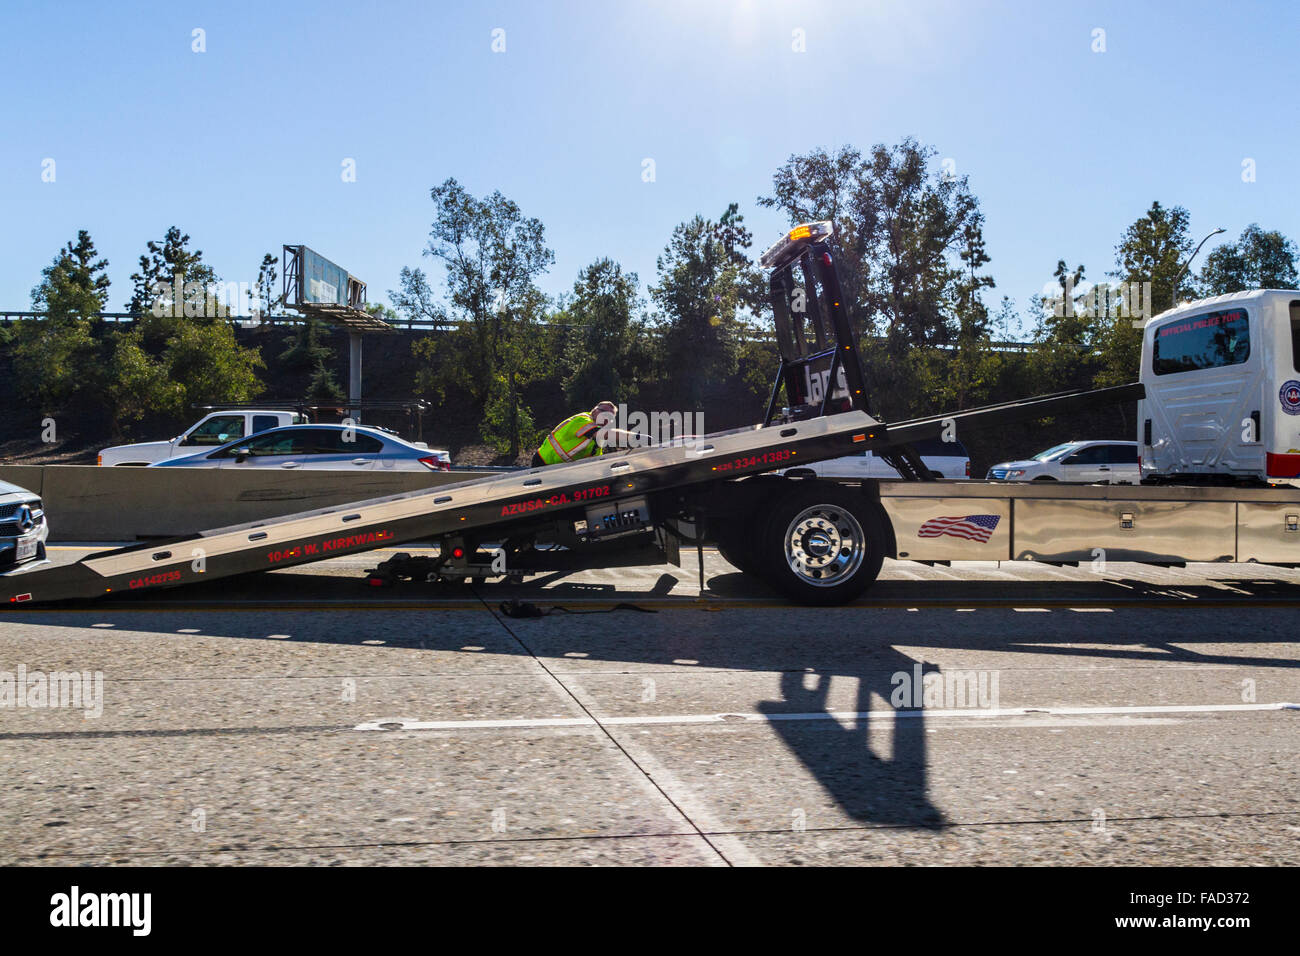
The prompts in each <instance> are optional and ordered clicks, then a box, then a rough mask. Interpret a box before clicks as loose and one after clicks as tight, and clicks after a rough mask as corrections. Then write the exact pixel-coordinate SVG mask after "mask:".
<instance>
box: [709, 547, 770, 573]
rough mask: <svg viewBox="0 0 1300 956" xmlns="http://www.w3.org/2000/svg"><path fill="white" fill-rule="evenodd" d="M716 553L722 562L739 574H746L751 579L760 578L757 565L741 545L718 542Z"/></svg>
mask: <svg viewBox="0 0 1300 956" xmlns="http://www.w3.org/2000/svg"><path fill="white" fill-rule="evenodd" d="M717 544H718V553H719V554H720V555H722V560H723V561H726V562H727V563H728V564H729V565H731V566H732V567H733V568H735V569H736V570H737V571H739V572H740V573H741V574H747V575H749V576H751V577H753V576H756V575H757V576H760V577H761V574H760V572H759V569H758V565H757V563H755V562H754V560H753V559H752V558H751V556H750V552H749V550H748V549H746V548H745V547H744V546H743V545H738V544H737V543H736V542H734V541H730V540H728V541H719V542H718V543H717Z"/></svg>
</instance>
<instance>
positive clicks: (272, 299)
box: [253, 252, 284, 316]
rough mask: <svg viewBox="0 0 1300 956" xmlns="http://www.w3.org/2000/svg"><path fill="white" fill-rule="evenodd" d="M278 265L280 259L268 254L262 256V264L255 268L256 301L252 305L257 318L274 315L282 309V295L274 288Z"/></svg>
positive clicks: (277, 275)
mask: <svg viewBox="0 0 1300 956" xmlns="http://www.w3.org/2000/svg"><path fill="white" fill-rule="evenodd" d="M279 263H280V257H279V256H273V255H271V254H270V253H269V252H268V253H266V254H264V255H263V256H262V264H261V265H260V266H258V268H257V286H256V301H255V302H254V303H253V307H254V309H253V311H254V314H256V315H258V316H266V315H275V313H276V312H277V311H278V310H280V309H282V308H284V294H283V293H282V292H277V291H276V288H275V280H276V279H277V278H279V271H278V270H277V268H276V267H277V266H278V265H279Z"/></svg>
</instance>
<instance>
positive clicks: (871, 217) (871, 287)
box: [759, 138, 991, 417]
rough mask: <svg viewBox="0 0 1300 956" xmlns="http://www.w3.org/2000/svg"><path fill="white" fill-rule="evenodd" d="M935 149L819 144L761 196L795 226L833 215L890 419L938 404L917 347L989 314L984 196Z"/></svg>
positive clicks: (878, 394)
mask: <svg viewBox="0 0 1300 956" xmlns="http://www.w3.org/2000/svg"><path fill="white" fill-rule="evenodd" d="M936 155H937V154H936V152H935V150H934V149H933V148H932V147H928V146H922V145H920V144H919V143H918V142H917V141H916V140H914V139H911V138H908V139H905V140H903V141H902V142H901V143H899V144H897V145H896V146H884V145H877V146H874V147H872V149H871V151H870V153H869V154H867V155H866V156H863V155H862V154H861V153H859V152H858V151H857V150H855V149H853V148H852V147H844V148H842V149H840V150H839V151H837V152H836V153H834V154H831V153H827V152H826V151H825V150H820V149H819V150H814V151H813V152H811V153H809V154H807V155H806V156H792V157H790V160H789V161H788V162H787V163H786V164H785V165H784V166H782V167H781V168H780V169H778V170H777V172H776V174H775V175H774V177H773V193H772V195H771V196H767V197H760V198H759V203H760V204H761V205H764V206H768V207H771V208H778V209H781V210H783V211H784V212H785V213H786V214H787V216H788V217H789V220H790V223H791V224H792V225H793V224H796V223H798V222H801V221H807V220H809V219H831V220H832V221H833V222H834V223H835V243H836V248H837V255H838V263H839V272H840V279H841V283H842V285H843V287H844V296H845V301H846V303H847V304H848V306H849V310H850V314H851V315H853V316H854V317H855V320H856V323H857V327H858V328H859V329H860V331H861V332H862V334H863V341H862V352H863V360H864V364H865V365H866V367H867V373H868V382H869V386H870V390H871V394H872V398H873V401H875V402H877V403H878V404H879V405H880V408H879V409H878V411H879V412H881V413H883V414H886V415H887V416H889V417H899V416H901V415H903V414H905V413H908V412H914V411H918V410H922V409H928V408H930V407H932V405H933V403H934V400H935V393H934V390H933V388H934V386H933V383H934V382H935V381H937V380H938V377H939V376H938V373H937V372H936V371H934V370H929V371H927V370H926V369H927V368H928V364H927V363H931V359H925V360H920V359H918V357H917V356H914V355H911V353H912V352H913V350H915V349H926V348H932V347H938V346H948V345H951V344H953V343H954V342H955V340H956V339H957V338H958V337H959V336H960V335H961V334H963V332H962V329H963V324H964V325H965V333H964V334H965V335H966V338H967V341H968V342H973V341H975V340H977V339H978V338H979V335H978V329H979V328H980V326H981V325H982V324H983V323H984V322H985V321H986V317H987V316H986V313H983V311H982V308H983V307H982V306H980V307H976V305H975V301H976V300H977V299H978V298H979V296H980V293H981V291H982V290H983V289H985V288H987V287H989V285H990V284H991V280H990V279H988V277H987V276H985V275H984V274H983V272H982V269H983V267H984V266H985V265H986V264H987V262H988V256H987V252H986V251H985V249H984V243H983V217H982V216H981V214H980V212H979V203H978V201H977V200H976V199H975V197H974V195H973V194H972V193H971V191H970V185H969V182H968V181H967V178H966V177H964V176H960V177H959V176H955V175H952V174H951V173H950V171H948V170H942V169H939V168H936V167H935V164H934V159H935V157H936ZM870 336H880V337H881V339H882V341H879V342H877V341H874V340H873V339H872V338H871V337H870ZM922 379H925V381H922Z"/></svg>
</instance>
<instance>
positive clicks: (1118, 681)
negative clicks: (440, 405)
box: [0, 550, 1300, 866]
mask: <svg viewBox="0 0 1300 956" xmlns="http://www.w3.org/2000/svg"><path fill="white" fill-rule="evenodd" d="M84 553H86V552H85V551H84V550H60V551H55V552H52V556H53V558H54V560H56V561H67V560H73V559H75V558H76V557H78V556H80V555H81V554H84ZM385 556H386V555H384V554H383V553H382V552H381V553H379V554H378V557H379V558H380V559H382V558H383V557H385ZM374 561H375V556H374V555H371V556H366V555H362V556H356V557H349V558H341V559H336V560H334V561H331V562H327V563H323V564H320V565H315V566H312V567H309V568H304V569H299V570H296V571H284V572H274V573H269V574H263V575H256V576H251V577H247V578H243V579H237V580H233V581H214V582H212V583H211V584H210V585H205V586H203V587H198V588H187V589H177V590H173V591H170V592H159V593H157V594H154V595H151V596H150V597H149V598H148V599H147V600H145V599H139V598H135V597H134V596H130V595H128V596H126V598H127V599H126V600H117V601H105V602H101V603H98V604H88V605H84V606H80V607H75V608H64V609H58V610H41V609H31V610H24V611H21V612H18V611H15V612H7V613H4V614H0V672H7V673H8V674H10V675H12V678H11V680H10V681H9V684H8V686H9V687H10V688H12V692H11V693H10V695H9V696H8V697H7V698H5V699H4V700H3V706H0V769H2V770H3V773H4V775H5V779H6V783H7V786H6V787H5V788H3V790H2V791H0V862H2V863H19V864H42V863H50V864H157V863H174V864H200V865H206V864H241V863H251V864H270V865H275V864H287V863H312V864H343V865H373V864H396V865H408V864H428V863H454V864H560V863H592V864H617V865H644V864H692V865H711V866H712V865H755V864H770V865H782V864H786V865H791V864H793V865H838V864H861V863H870V864H888V865H893V864H902V865H945V864H952V863H987V864H1024V863H1050V864H1058V865H1059V864H1201V863H1216V864H1292V865H1294V864H1296V863H1300V796H1298V795H1297V794H1298V793H1300V709H1297V707H1296V705H1297V704H1300V669H1298V667H1300V654H1298V653H1297V636H1298V635H1297V627H1296V624H1295V621H1296V619H1297V615H1296V612H1297V610H1298V609H1300V573H1297V572H1296V571H1293V570H1289V569H1280V568H1272V567H1264V566H1245V567H1236V566H1224V565H1194V566H1189V567H1188V568H1185V569H1154V568H1144V567H1139V566H1136V565H1120V564H1112V565H1110V566H1108V567H1106V568H1105V569H1100V568H1092V567H1086V568H1083V569H1072V568H1051V567H1044V566H1034V565H1025V564H1003V565H1000V566H999V565H995V564H987V565H967V566H958V567H954V568H942V567H936V568H928V567H923V566H920V565H914V564H909V563H898V562H887V564H886V569H885V572H884V575H883V577H882V580H881V581H880V582H878V584H877V585H876V587H875V588H874V589H873V590H872V591H870V592H868V594H867V595H866V596H864V598H863V599H862V600H861V601H859V602H858V603H857V604H856V605H854V606H852V607H846V608H833V609H809V608H797V607H790V606H787V605H786V604H784V603H783V602H781V601H780V600H779V599H778V598H777V597H776V596H775V595H773V594H771V593H769V592H767V591H765V590H764V589H763V588H762V587H761V586H758V585H756V584H754V583H752V582H751V581H749V580H748V579H745V578H743V577H742V576H741V575H740V574H738V573H737V572H735V571H734V570H733V569H731V568H730V567H729V566H728V565H727V564H726V563H725V562H723V561H722V559H721V558H720V557H719V556H718V555H717V554H716V553H714V552H706V582H707V587H706V589H705V591H704V592H703V593H701V592H700V590H699V587H698V581H697V572H696V568H695V567H694V565H693V564H688V565H687V566H686V567H685V568H682V569H678V568H672V567H662V568H646V569H626V570H620V571H616V572H613V571H611V572H591V573H585V574H581V575H572V576H567V577H557V578H555V579H542V580H540V581H537V582H534V583H531V584H525V585H522V586H515V587H510V588H507V587H503V586H494V585H487V586H483V587H479V588H476V589H471V588H467V587H446V586H440V585H409V586H407V587H403V588H398V589H395V590H383V591H377V590H375V589H371V588H367V587H366V586H365V585H364V583H363V580H362V576H361V571H362V570H363V569H364V568H366V567H370V566H372V565H373V564H374ZM506 597H518V598H522V599H523V600H526V601H530V602H534V603H535V604H537V605H538V606H540V607H542V608H547V609H549V608H555V607H563V608H565V609H567V611H568V612H567V613H566V612H565V611H558V610H557V611H555V612H554V613H551V614H549V615H547V616H545V617H541V618H531V619H517V618H510V617H506V616H505V615H503V614H502V613H501V611H500V610H499V608H498V605H499V603H500V602H501V601H502V600H504V599H505V598H506ZM617 602H628V603H631V604H634V605H635V606H636V607H638V608H641V609H642V610H616V611H609V610H608V609H609V608H610V607H611V606H612V605H613V604H615V603H617ZM593 612H595V613H593ZM54 672H59V673H61V674H63V675H65V676H66V675H67V674H68V673H69V672H77V674H78V675H80V674H82V673H84V674H85V677H86V680H85V682H84V684H83V683H81V682H80V681H78V682H77V683H76V688H77V690H78V691H80V692H81V693H80V697H79V699H78V700H73V698H72V695H71V686H72V683H71V681H67V680H64V681H60V680H53V681H52V680H51V675H52V674H53V673H54ZM20 676H21V677H23V678H24V681H23V682H22V683H23V685H24V687H23V693H22V694H20V693H19V691H18V685H19V683H20V681H19V677H20ZM100 678H102V680H100V682H98V683H97V680H99V679H100ZM51 683H53V684H54V686H53V689H52V693H46V692H50V691H51V687H50V685H51ZM5 686H6V685H5V674H4V673H0V693H2V692H3V688H4V687H5ZM60 694H63V695H65V697H63V698H60ZM51 697H53V698H54V699H55V701H56V703H58V704H59V705H60V706H53V707H52V706H49V704H50V698H51ZM74 705H75V706H74Z"/></svg>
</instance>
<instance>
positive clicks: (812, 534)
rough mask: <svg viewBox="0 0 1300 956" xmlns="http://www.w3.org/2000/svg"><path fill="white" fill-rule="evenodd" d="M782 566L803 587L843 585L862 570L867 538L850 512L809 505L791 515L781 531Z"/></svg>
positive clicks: (827, 506) (830, 506) (832, 507)
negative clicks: (782, 541)
mask: <svg viewBox="0 0 1300 956" xmlns="http://www.w3.org/2000/svg"><path fill="white" fill-rule="evenodd" d="M784 545H785V563H786V565H787V566H788V567H789V568H790V571H791V572H792V573H793V574H794V575H795V577H797V578H799V579H800V580H801V581H803V582H804V583H806V584H811V585H813V586H814V587H819V588H829V587H834V586H835V585H837V584H843V583H844V582H845V581H847V580H848V579H849V578H851V577H853V575H854V574H856V573H857V570H858V569H859V568H860V567H862V561H863V559H864V558H865V557H866V553H867V536H866V533H865V532H864V531H863V530H862V525H861V524H860V523H859V522H858V519H857V518H855V517H854V516H853V514H852V512H850V511H848V510H847V509H845V508H841V507H839V506H838V505H813V506H812V507H811V508H805V509H804V510H803V511H801V512H799V514H797V515H795V517H794V520H792V521H791V522H790V524H789V526H788V527H787V528H786V532H785V540H784Z"/></svg>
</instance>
